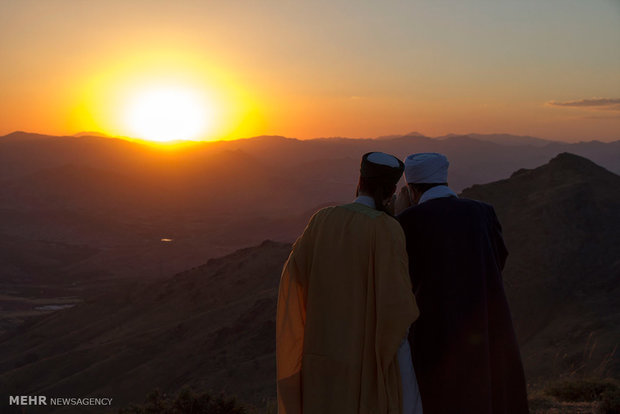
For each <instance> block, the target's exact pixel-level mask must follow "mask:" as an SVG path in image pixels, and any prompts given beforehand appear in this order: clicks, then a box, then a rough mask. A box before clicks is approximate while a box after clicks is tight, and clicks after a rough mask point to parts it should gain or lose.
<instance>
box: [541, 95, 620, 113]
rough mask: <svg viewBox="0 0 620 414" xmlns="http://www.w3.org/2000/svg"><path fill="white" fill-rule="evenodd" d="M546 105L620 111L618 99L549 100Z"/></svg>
mask: <svg viewBox="0 0 620 414" xmlns="http://www.w3.org/2000/svg"><path fill="white" fill-rule="evenodd" d="M547 105H550V106H560V107H569V108H582V109H590V110H595V111H599V110H600V111H620V99H613V98H592V99H579V100H575V101H563V102H562V101H549V102H547Z"/></svg>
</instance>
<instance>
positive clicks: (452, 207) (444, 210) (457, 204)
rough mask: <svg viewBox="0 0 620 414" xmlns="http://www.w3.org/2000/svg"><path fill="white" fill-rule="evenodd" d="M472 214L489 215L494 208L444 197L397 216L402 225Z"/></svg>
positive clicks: (471, 200)
mask: <svg viewBox="0 0 620 414" xmlns="http://www.w3.org/2000/svg"><path fill="white" fill-rule="evenodd" d="M468 211H469V212H471V213H472V214H475V213H476V212H477V213H480V214H489V213H491V212H493V206H492V205H491V204H488V203H486V202H484V201H480V200H473V199H469V198H457V197H442V198H435V199H432V200H428V201H426V202H424V203H422V204H418V205H415V206H411V207H409V208H408V209H406V210H404V211H403V212H402V213H400V214H399V215H398V216H397V219H398V221H400V222H401V223H404V222H407V221H410V220H417V219H419V218H423V217H428V216H435V215H443V214H448V213H449V212H468Z"/></svg>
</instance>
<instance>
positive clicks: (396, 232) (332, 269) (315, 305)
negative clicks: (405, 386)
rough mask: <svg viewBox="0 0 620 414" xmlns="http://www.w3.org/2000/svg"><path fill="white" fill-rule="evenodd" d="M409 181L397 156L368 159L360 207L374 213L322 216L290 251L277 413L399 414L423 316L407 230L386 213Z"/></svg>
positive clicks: (351, 208) (279, 338) (349, 207)
mask: <svg viewBox="0 0 620 414" xmlns="http://www.w3.org/2000/svg"><path fill="white" fill-rule="evenodd" d="M390 158H391V159H390ZM402 172H403V164H402V162H401V161H400V160H397V159H396V158H395V157H392V156H391V155H388V154H383V153H369V154H366V155H364V157H363V159H362V167H361V176H360V184H359V186H358V195H359V196H360V197H358V199H361V198H366V199H367V200H369V201H373V202H374V203H375V204H376V208H372V207H370V206H368V205H367V204H368V203H362V202H354V203H351V204H346V205H342V206H337V207H327V208H324V209H322V210H320V211H319V212H317V213H316V214H315V215H314V216H313V217H312V219H311V220H310V222H309V224H308V226H307V227H306V229H305V230H304V233H303V234H302V236H301V237H299V239H297V241H296V242H295V244H294V245H293V250H292V252H291V254H290V256H289V258H288V261H287V262H286V264H285V266H284V270H283V271H282V278H281V280H280V290H279V296H278V311H277V321H276V360H277V384H278V385H277V388H278V412H279V414H302V413H303V414H332V413H333V414H347V413H351V414H357V413H364V414H366V413H369V414H370V413H373V414H374V413H376V414H387V413H390V414H392V413H394V414H396V413H401V411H402V404H403V396H402V389H401V378H400V370H399V360H398V356H397V351H398V349H399V346H400V345H401V343H402V341H403V338H405V337H406V335H407V330H408V329H409V327H410V325H411V324H412V323H413V321H414V320H415V319H416V318H417V316H418V309H417V306H416V303H415V298H414V296H413V293H412V289H411V282H410V279H409V273H408V261H407V255H406V250H405V238H404V234H403V231H402V229H401V228H400V226H399V224H398V222H397V221H396V220H395V219H394V218H393V217H391V216H390V215H388V214H386V213H385V212H383V211H382V210H384V209H385V203H386V202H387V201H389V200H390V199H391V197H392V195H393V193H394V191H395V189H396V183H397V182H398V180H399V178H400V176H401V175H402ZM356 201H359V200H356ZM412 372H413V371H412Z"/></svg>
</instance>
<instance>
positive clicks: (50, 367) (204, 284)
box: [0, 144, 620, 412]
mask: <svg viewBox="0 0 620 414" xmlns="http://www.w3.org/2000/svg"><path fill="white" fill-rule="evenodd" d="M293 145H298V144H293ZM461 196H463V197H468V198H474V199H479V200H483V201H485V202H489V203H491V204H493V205H494V206H495V208H496V211H497V213H498V216H499V218H500V221H501V222H502V224H503V228H504V236H505V239H506V243H507V246H508V249H509V251H510V255H509V259H508V262H507V266H506V269H505V272H504V279H505V287H506V291H507V295H508V298H509V302H510V306H511V309H512V312H513V318H514V321H515V326H516V330H517V336H518V339H519V342H520V344H521V351H522V356H523V360H524V364H525V368H526V375H527V379H528V383H530V384H536V383H540V382H544V381H546V380H549V379H552V378H561V377H569V376H575V375H581V376H588V375H597V376H614V377H618V376H619V375H620V366H619V364H618V362H617V357H616V356H615V352H616V347H617V344H618V343H620V329H619V327H620V307H619V306H618V304H619V303H618V297H620V295H619V294H618V293H619V292H618V285H619V284H618V280H620V279H619V276H620V259H619V258H620V216H618V214H617V212H618V211H620V177H618V175H616V174H614V173H613V172H610V171H608V170H606V169H605V168H602V167H600V166H598V165H596V164H594V163H593V162H591V161H589V160H587V159H585V158H583V157H580V156H577V155H573V154H567V153H562V154H559V155H557V156H556V157H554V158H553V159H551V161H549V162H548V163H546V164H544V165H541V166H539V167H536V168H532V169H519V170H517V171H516V172H514V173H513V174H512V175H510V177H509V178H505V179H502V180H499V181H495V182H492V183H489V184H484V185H474V186H471V187H469V188H467V189H465V190H464V191H463V192H462V193H461ZM305 214H307V215H309V214H311V211H308V212H306V213H305ZM300 217H301V216H300ZM306 220H307V218H303V219H302V218H299V219H298V220H296V221H293V222H290V223H289V224H290V226H289V229H292V228H293V227H295V226H298V227H296V230H295V231H293V230H289V231H290V232H291V233H295V234H299V232H300V231H301V229H300V227H302V228H303V224H305V221H306ZM300 223H301V224H300ZM289 251H290V244H289V243H281V242H274V241H266V242H263V243H262V244H260V245H258V246H257V247H252V248H245V249H242V250H238V251H236V252H234V253H231V254H229V255H226V256H223V257H220V258H217V259H210V260H208V261H207V262H206V264H203V265H198V266H194V267H192V268H188V269H187V270H185V271H182V272H179V273H177V274H176V275H175V276H173V277H166V276H163V277H159V278H158V277H154V276H153V277H144V278H138V279H136V278H134V279H132V280H131V281H130V282H125V283H124V284H115V285H107V289H106V290H105V291H103V292H100V293H99V294H98V295H91V296H89V297H88V298H86V299H85V300H84V301H83V302H82V303H79V304H77V305H76V306H74V307H72V308H68V309H63V310H59V311H56V312H53V313H50V314H48V315H44V316H40V317H38V318H30V319H28V320H26V321H25V322H24V323H22V324H21V325H20V326H19V327H17V328H14V329H12V330H11V332H10V333H6V334H5V335H4V336H2V337H0V393H1V394H3V395H4V394H6V393H9V394H10V393H15V392H19V393H21V394H33V395H34V394H46V395H64V394H67V393H71V394H73V395H82V396H86V395H93V396H94V395H97V396H112V397H114V398H115V404H116V403H118V404H126V403H129V402H131V401H135V402H138V401H141V400H142V399H143V398H144V395H146V393H148V392H149V391H151V390H153V389H155V388H160V389H162V390H166V391H168V392H172V391H175V390H177V389H179V388H181V387H183V386H193V387H197V388H199V389H213V390H216V391H220V390H222V391H225V392H226V393H228V394H235V395H237V396H239V397H240V398H241V399H242V400H244V401H247V402H250V403H253V404H255V405H261V404H264V402H265V401H269V400H271V399H273V398H274V396H275V394H274V393H275V386H274V378H275V365H274V350H275V349H274V346H275V343H274V335H275V328H274V319H275V308H276V295H277V285H278V281H279V275H280V271H281V268H282V265H283V263H284V261H285V259H286V257H287V255H288V253H289ZM79 255H82V256H83V257H86V258H88V257H90V256H89V255H92V252H91V251H87V250H85V251H79V252H73V253H72V254H71V257H72V258H73V259H74V260H77V261H78V262H80V260H84V259H80V257H78V256H79ZM86 260H87V259H86ZM74 265H75V264H74ZM57 412H63V411H62V410H58V411H57Z"/></svg>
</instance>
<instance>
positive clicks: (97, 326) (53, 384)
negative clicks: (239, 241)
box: [0, 242, 290, 412]
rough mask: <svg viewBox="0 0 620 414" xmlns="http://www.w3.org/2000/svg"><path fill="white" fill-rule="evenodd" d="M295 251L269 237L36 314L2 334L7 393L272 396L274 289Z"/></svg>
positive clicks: (0, 384)
mask: <svg viewBox="0 0 620 414" xmlns="http://www.w3.org/2000/svg"><path fill="white" fill-rule="evenodd" d="M289 251H290V245H288V244H284V243H275V242H264V243H263V244H261V245H260V246H258V247H255V248H248V249H243V250H240V251H238V252H235V253H233V254H231V255H228V256H225V257H222V258H220V259H212V260H210V261H209V262H208V263H207V264H206V265H203V266H200V267H197V268H195V269H191V270H188V271H186V272H182V273H180V274H178V275H176V276H175V277H174V278H172V279H170V280H167V281H166V282H161V283H157V284H150V285H142V284H136V285H133V286H132V287H131V288H129V289H127V290H126V291H124V292H114V293H113V294H108V295H103V296H100V297H98V298H97V299H95V300H91V301H88V302H86V303H83V304H81V305H79V306H77V307H75V308H73V309H69V311H70V312H66V311H59V312H57V313H55V314H53V315H49V316H48V317H45V318H44V319H42V320H40V321H35V322H30V323H28V324H26V325H25V326H23V327H22V328H21V329H20V330H19V332H17V333H16V334H13V335H11V336H5V337H3V338H2V339H1V340H0V372H2V375H1V376H0V394H2V395H7V394H20V395H23V394H32V395H35V394H40V395H73V396H87V395H99V396H110V397H113V398H114V402H115V406H116V407H118V406H119V405H121V406H122V405H124V404H125V403H127V402H129V401H135V402H140V401H142V399H143V398H144V396H145V395H146V394H147V393H148V392H150V391H152V390H153V389H155V388H160V389H162V390H176V389H179V388H181V387H183V386H185V385H193V386H196V387H199V388H201V389H205V390H208V389H213V390H215V391H226V392H227V393H228V394H238V395H240V396H243V399H244V400H246V401H247V400H250V401H260V400H261V398H263V397H265V396H272V395H273V391H274V386H273V383H274V380H275V365H274V364H275V359H274V358H275V356H274V355H275V354H274V352H275V349H274V338H275V322H274V320H275V311H276V302H275V298H276V295H277V286H278V282H279V275H280V271H281V267H282V264H283V263H284V260H285V259H286V257H287V256H288V254H289ZM3 403H6V402H4V401H3ZM117 404H118V405H117ZM46 412H51V411H49V410H48V411H46ZM54 412H56V411H54ZM58 412H63V411H62V409H59V410H58ZM67 412H68V411H67Z"/></svg>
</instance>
